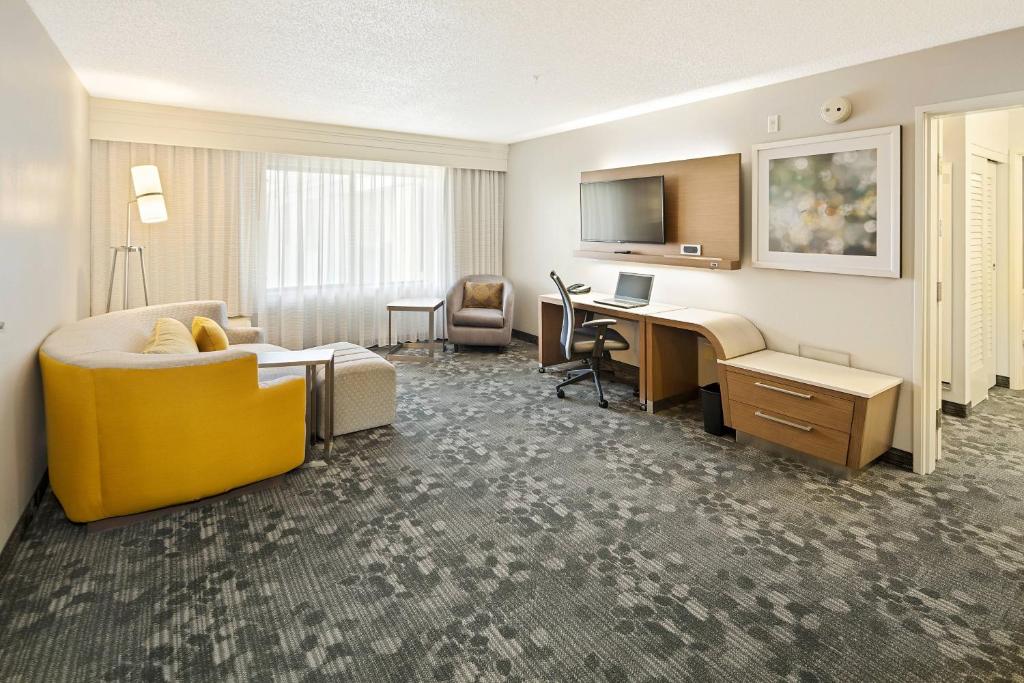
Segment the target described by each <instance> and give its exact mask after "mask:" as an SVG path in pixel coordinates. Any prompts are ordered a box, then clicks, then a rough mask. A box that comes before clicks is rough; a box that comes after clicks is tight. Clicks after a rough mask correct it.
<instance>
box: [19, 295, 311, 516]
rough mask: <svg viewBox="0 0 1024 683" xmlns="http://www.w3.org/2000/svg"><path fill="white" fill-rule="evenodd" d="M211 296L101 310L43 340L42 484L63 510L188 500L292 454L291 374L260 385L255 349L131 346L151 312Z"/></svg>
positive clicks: (295, 460)
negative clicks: (168, 351) (161, 351)
mask: <svg viewBox="0 0 1024 683" xmlns="http://www.w3.org/2000/svg"><path fill="white" fill-rule="evenodd" d="M217 305H219V306H220V307H223V304H222V303H220V302H189V303H187V304H170V305H168V306H150V307H147V308H143V309H134V310H130V311H122V312H117V313H109V314H107V315H101V316H96V317H94V318H87V319H86V320H82V321H79V322H78V323H74V324H72V325H69V326H68V327H66V328H62V329H61V330H58V331H57V332H55V333H54V334H53V335H51V336H50V337H49V338H48V339H47V341H46V342H45V343H44V345H43V347H42V349H41V350H40V354H39V355H40V363H41V366H42V373H43V391H44V397H45V403H46V432H47V449H48V458H49V467H50V483H51V486H52V487H53V490H54V493H55V494H56V495H57V498H58V499H59V500H60V502H61V505H63V507H64V511H65V513H66V514H67V516H68V518H69V519H71V520H72V521H75V522H90V521H95V520H98V519H103V518H105V517H116V516H121V515H128V514H133V513H137V512H142V511H144V510H151V509H155V508H159V507H164V506H167V505H174V504H177V503H183V502H188V501H193V500H197V499H199V498H203V497H206V496H210V495H214V494H217V493H222V492H224V491H228V490H230V489H233V488H236V487H238V486H242V485H245V484H249V483H252V482H254V481H258V480H261V479H266V478H268V477H273V476H275V475H278V474H282V473H283V472H286V471H288V470H290V469H293V468H294V467H297V466H298V465H299V464H301V463H302V460H303V458H304V455H305V434H306V431H305V430H306V427H305V410H306V403H305V400H306V399H305V381H304V379H303V378H302V377H281V378H278V379H276V380H273V381H271V382H267V383H264V384H260V382H259V378H258V372H257V367H256V356H255V355H253V354H252V353H250V352H247V351H244V350H234V349H228V350H226V351H215V352H210V353H201V354H191V355H145V354H140V353H137V350H138V349H141V345H142V344H144V339H145V336H146V335H148V333H149V330H150V329H152V323H153V322H155V320H156V318H157V317H175V318H179V319H182V318H188V319H189V320H191V317H192V315H208V312H206V313H204V312H197V311H203V310H206V309H207V308H208V307H209V306H217ZM208 317H212V316H208ZM214 319H217V318H214ZM183 322H184V320H183ZM125 347H127V348H125Z"/></svg>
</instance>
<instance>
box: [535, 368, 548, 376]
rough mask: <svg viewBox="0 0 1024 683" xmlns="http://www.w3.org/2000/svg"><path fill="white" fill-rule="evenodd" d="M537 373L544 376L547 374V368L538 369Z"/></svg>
mask: <svg viewBox="0 0 1024 683" xmlns="http://www.w3.org/2000/svg"><path fill="white" fill-rule="evenodd" d="M537 372H539V373H540V374H542V375H543V374H544V373H545V372H547V369H546V368H537Z"/></svg>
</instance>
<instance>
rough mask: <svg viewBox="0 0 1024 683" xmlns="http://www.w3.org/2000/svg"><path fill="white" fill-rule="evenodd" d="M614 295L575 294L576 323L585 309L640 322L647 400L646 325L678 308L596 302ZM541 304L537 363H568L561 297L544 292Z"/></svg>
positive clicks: (643, 390) (642, 400) (642, 378)
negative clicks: (658, 315)
mask: <svg viewBox="0 0 1024 683" xmlns="http://www.w3.org/2000/svg"><path fill="white" fill-rule="evenodd" d="M612 296H613V295H611V294H599V293H590V294H575V295H573V296H572V297H571V299H572V307H573V310H575V311H577V316H576V317H577V322H576V324H577V325H580V324H582V322H583V321H582V317H583V316H582V314H581V312H582V311H590V312H591V313H600V314H602V315H606V316H608V317H609V318H615V319H616V320H630V321H633V322H636V323H637V348H636V352H637V356H638V359H639V369H640V403H641V404H646V403H647V373H646V372H645V365H646V363H645V362H644V353H645V348H646V344H645V335H646V333H647V329H646V328H647V326H646V325H645V324H644V321H645V319H646V318H647V316H649V315H654V314H657V313H666V312H668V311H673V310H676V309H678V308H679V306H676V305H674V304H659V303H652V304H648V305H647V306H640V307H638V308H617V307H615V306H608V305H606V304H599V303H595V299H611V298H612ZM537 305H538V307H539V311H538V315H537V319H538V320H539V321H540V325H539V327H540V329H539V333H538V335H537V362H538V363H539V364H540V367H541V369H543V368H546V367H549V366H551V365H558V364H559V363H567V362H568V359H567V358H566V357H565V354H564V353H563V352H562V344H561V336H562V297H561V296H559V295H558V294H541V295H540V296H539V297H538V298H537Z"/></svg>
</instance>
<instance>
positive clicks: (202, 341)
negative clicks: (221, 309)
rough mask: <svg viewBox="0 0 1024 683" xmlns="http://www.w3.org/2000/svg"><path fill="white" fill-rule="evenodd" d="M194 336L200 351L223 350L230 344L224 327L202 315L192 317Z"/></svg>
mask: <svg viewBox="0 0 1024 683" xmlns="http://www.w3.org/2000/svg"><path fill="white" fill-rule="evenodd" d="M192 337H193V338H194V339H195V340H196V346H198V347H199V350H200V351H223V350H224V349H226V348H228V346H229V344H228V335H227V334H226V333H225V332H224V328H223V327H221V326H220V325H218V324H217V322H216V321H215V320H211V319H210V318H204V317H203V316H201V315H197V316H196V317H194V318H192Z"/></svg>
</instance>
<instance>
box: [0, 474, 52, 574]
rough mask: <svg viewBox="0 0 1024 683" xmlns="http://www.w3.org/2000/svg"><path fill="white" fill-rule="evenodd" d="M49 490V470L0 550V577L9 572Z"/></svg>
mask: <svg viewBox="0 0 1024 683" xmlns="http://www.w3.org/2000/svg"><path fill="white" fill-rule="evenodd" d="M48 488H50V472H49V470H47V471H45V472H43V476H42V478H41V479H40V480H39V484H38V485H37V486H36V490H35V491H33V492H32V495H31V497H29V499H28V504H27V505H26V506H25V509H24V510H22V512H21V516H20V517H18V521H17V523H16V524H15V525H14V528H13V529H12V530H11V535H10V536H8V537H7V540H6V541H4V544H3V547H2V548H0V576H3V575H4V574H5V573H6V572H7V566H8V565H9V564H10V563H11V560H12V559H14V553H15V551H16V550H17V547H18V545H19V544H20V543H21V541H22V540H23V539H24V538H25V533H26V532H27V531H28V528H29V526H30V525H31V524H32V520H33V519H35V516H36V513H37V512H39V505H40V504H41V503H42V502H43V496H44V495H46V490H47V489H48Z"/></svg>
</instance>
